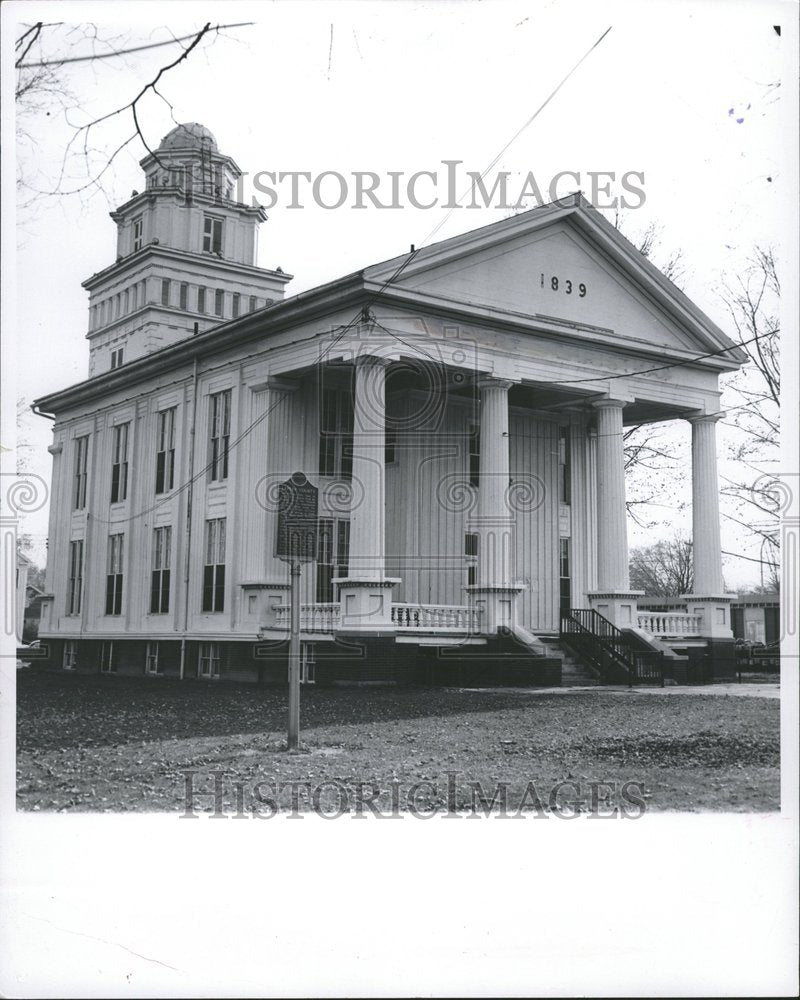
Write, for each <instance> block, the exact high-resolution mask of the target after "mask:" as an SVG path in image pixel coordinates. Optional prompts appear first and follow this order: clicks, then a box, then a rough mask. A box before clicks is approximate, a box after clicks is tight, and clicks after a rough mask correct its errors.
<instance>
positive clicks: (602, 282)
mask: <svg viewBox="0 0 800 1000" xmlns="http://www.w3.org/2000/svg"><path fill="white" fill-rule="evenodd" d="M609 231H610V232H609ZM395 271H396V261H389V262H386V264H383V265H377V266H376V267H374V268H370V269H369V271H368V272H367V275H368V277H369V279H370V280H371V281H375V282H377V281H381V280H386V279H388V278H389V277H390V276H391V275H392V274H393V273H394V272H395ZM384 276H385V278H384ZM391 285H392V287H393V288H395V289H402V290H403V291H404V292H407V293H413V294H416V295H418V296H419V297H420V301H421V302H424V301H426V300H428V301H430V302H431V303H435V302H442V303H445V302H455V303H459V304H462V305H464V306H467V307H470V306H472V307H474V308H475V309H476V310H478V309H490V310H492V312H493V313H494V314H500V315H502V314H503V313H507V314H508V315H509V316H514V317H526V318H529V319H530V320H532V321H536V320H537V319H538V320H540V321H542V322H545V323H551V322H553V321H555V322H557V323H559V324H562V325H563V326H564V327H565V328H569V329H572V330H574V331H575V332H576V333H580V332H581V331H584V332H585V335H586V336H590V335H591V331H592V330H600V331H603V332H604V333H606V334H608V333H609V332H610V333H613V335H614V337H615V338H618V340H619V342H620V345H621V346H626V347H628V348H631V347H636V346H639V347H642V348H648V349H653V348H656V349H660V350H664V351H671V350H674V351H676V352H679V353H685V352H687V351H691V352H696V353H697V354H698V355H700V354H705V353H711V352H714V351H717V350H719V349H720V348H727V347H730V346H732V341H730V340H729V339H728V338H727V337H726V336H725V334H724V333H723V332H722V331H721V330H720V329H719V328H718V327H717V326H716V325H715V324H714V323H713V322H712V321H711V320H710V319H709V318H708V317H707V316H705V315H704V314H703V313H702V312H701V311H700V310H699V309H698V308H697V307H696V306H695V305H694V304H693V303H692V302H691V301H690V300H689V299H688V298H687V297H686V296H685V295H683V293H682V292H680V291H679V290H678V289H677V288H676V287H675V286H674V285H673V284H672V283H671V282H670V281H668V279H666V278H665V277H664V276H663V275H662V274H661V273H660V272H659V271H658V270H657V269H656V268H654V267H653V265H652V264H650V263H649V261H647V260H646V258H644V256H643V255H642V254H641V253H640V252H639V251H638V250H637V249H636V248H635V247H633V246H632V245H631V244H630V243H629V242H628V241H627V240H626V239H625V238H624V237H623V236H621V234H619V233H618V232H617V231H616V230H615V229H614V227H613V226H611V225H610V224H609V223H607V222H606V221H605V220H604V219H603V218H602V217H601V216H600V215H599V213H598V212H597V211H596V210H595V209H593V208H592V207H591V206H589V205H588V203H586V202H585V201H583V199H580V198H579V196H578V197H576V200H575V201H570V203H569V204H568V205H567V206H564V205H563V204H560V203H556V204H554V205H552V206H543V207H542V208H541V209H535V210H534V211H532V212H528V213H525V214H524V215H521V216H516V217H514V218H512V219H508V220H503V221H502V222H500V223H496V224H495V225H492V226H487V227H485V228H484V229H480V230H475V231H474V232H472V233H467V234H466V235H465V236H462V237H455V238H453V239H452V240H447V241H445V242H443V243H440V244H437V245H435V246H433V247H430V248H426V249H425V250H423V251H421V252H420V253H419V254H418V255H415V257H414V258H413V259H412V260H411V261H410V262H409V263H408V265H407V266H406V267H405V268H404V269H403V271H402V273H401V274H400V275H399V276H398V277H397V278H395V279H394V280H393V281H392V282H391ZM738 354H741V352H737V351H736V349H734V351H731V352H730V353H726V354H724V355H722V360H725V361H728V362H734V363H735V362H736V361H737V360H738V357H737V355H738Z"/></svg>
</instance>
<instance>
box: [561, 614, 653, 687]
mask: <svg viewBox="0 0 800 1000" xmlns="http://www.w3.org/2000/svg"><path fill="white" fill-rule="evenodd" d="M561 640H562V642H564V643H565V644H566V645H567V646H571V647H572V648H573V649H574V650H575V652H576V653H577V654H578V655H579V656H582V657H584V658H585V659H586V660H588V662H589V663H590V664H591V665H592V666H593V667H594V668H595V669H596V670H597V672H598V673H599V674H600V678H601V680H603V681H604V682H605V683H607V684H627V685H628V686H629V687H633V685H634V684H655V683H657V684H661V686H662V687H663V686H664V654H663V652H659V651H657V650H641V649H636V648H635V647H634V646H633V644H632V642H631V638H630V636H628V635H626V634H625V633H624V632H623V631H622V629H619V628H617V626H616V625H615V624H614V623H613V622H610V621H609V620H608V619H607V618H605V617H603V615H601V614H600V613H599V612H598V611H595V610H594V608H570V609H569V611H567V612H563V613H562V615H561Z"/></svg>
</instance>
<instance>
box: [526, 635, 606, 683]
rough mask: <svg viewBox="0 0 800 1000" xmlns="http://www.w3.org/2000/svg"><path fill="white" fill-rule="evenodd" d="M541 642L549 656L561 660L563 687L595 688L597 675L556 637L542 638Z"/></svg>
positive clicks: (540, 638)
mask: <svg viewBox="0 0 800 1000" xmlns="http://www.w3.org/2000/svg"><path fill="white" fill-rule="evenodd" d="M537 638H538V639H539V641H540V642H541V643H542V645H543V646H544V647H545V648H546V650H547V655H548V656H557V657H558V658H559V659H560V660H561V686H562V687H595V686H597V685H599V683H600V682H599V680H598V679H597V677H596V676H595V674H594V673H593V672H592V671H591V670H589V668H588V667H586V665H585V664H584V663H582V662H581V661H580V660H579V659H578V658H577V657H576V656H575V654H574V653H573V652H572V651H571V650H569V649H567V647H566V646H565V645H564V644H563V643H562V642H560V641H559V640H558V639H556V638H554V637H550V636H547V637H545V638H542V637H541V636H537Z"/></svg>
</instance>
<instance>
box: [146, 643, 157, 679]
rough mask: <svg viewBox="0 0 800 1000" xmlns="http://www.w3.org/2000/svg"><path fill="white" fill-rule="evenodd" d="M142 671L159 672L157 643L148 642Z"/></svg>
mask: <svg viewBox="0 0 800 1000" xmlns="http://www.w3.org/2000/svg"><path fill="white" fill-rule="evenodd" d="M144 672H145V673H146V674H153V675H155V674H160V673H161V671H160V670H159V669H158V643H157V642H148V644H147V650H146V651H145V657H144Z"/></svg>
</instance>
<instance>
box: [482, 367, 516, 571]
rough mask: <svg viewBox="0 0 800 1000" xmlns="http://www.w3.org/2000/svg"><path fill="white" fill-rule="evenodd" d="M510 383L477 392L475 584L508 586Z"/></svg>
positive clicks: (485, 384) (487, 383) (496, 383)
mask: <svg viewBox="0 0 800 1000" xmlns="http://www.w3.org/2000/svg"><path fill="white" fill-rule="evenodd" d="M511 384H512V383H511V382H504V381H495V380H491V381H485V382H481V383H480V389H481V431H480V476H479V479H478V535H479V539H480V542H479V545H480V547H479V550H478V551H479V557H478V583H479V584H480V585H481V586H483V587H507V586H509V585H510V583H511V572H512V569H511V561H512V551H511V529H512V518H511V510H510V507H509V505H508V500H507V496H508V485H509V454H508V390H509V389H510V388H511Z"/></svg>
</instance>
